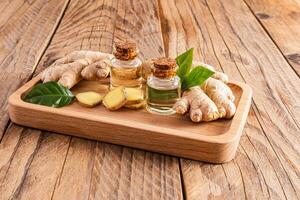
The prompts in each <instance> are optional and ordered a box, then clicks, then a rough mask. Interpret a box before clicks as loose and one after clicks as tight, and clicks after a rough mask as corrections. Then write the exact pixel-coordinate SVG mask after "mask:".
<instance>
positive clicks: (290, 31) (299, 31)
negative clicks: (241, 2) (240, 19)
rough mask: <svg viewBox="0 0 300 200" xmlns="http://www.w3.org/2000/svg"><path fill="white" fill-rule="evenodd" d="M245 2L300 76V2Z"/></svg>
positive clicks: (255, 0) (277, 0)
mask: <svg viewBox="0 0 300 200" xmlns="http://www.w3.org/2000/svg"><path fill="white" fill-rule="evenodd" d="M245 2H246V3H247V4H248V6H249V7H250V8H251V10H252V11H253V13H254V14H255V16H256V18H257V19H258V20H259V21H260V23H261V24H262V26H263V27H264V28H265V29H266V31H267V32H268V34H270V36H271V37H272V40H273V41H274V43H275V44H276V45H278V46H279V48H280V51H281V53H282V54H283V55H284V56H285V58H286V59H287V61H288V62H289V63H290V65H291V66H292V67H293V69H294V70H295V72H296V73H297V74H298V76H300V28H299V21H300V13H299V10H300V1H298V0H296V1H295V0H285V1H280V0H246V1H245Z"/></svg>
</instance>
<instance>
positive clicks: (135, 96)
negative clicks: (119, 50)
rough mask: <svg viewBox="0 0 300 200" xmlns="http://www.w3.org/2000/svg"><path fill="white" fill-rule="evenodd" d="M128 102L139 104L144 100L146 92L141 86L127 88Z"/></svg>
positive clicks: (129, 103) (128, 103) (125, 90)
mask: <svg viewBox="0 0 300 200" xmlns="http://www.w3.org/2000/svg"><path fill="white" fill-rule="evenodd" d="M124 92H125V94H126V98H127V103H126V105H132V104H138V103H141V102H142V101H143V100H144V92H143V90H141V89H139V88H128V87H127V88H125V89H124Z"/></svg>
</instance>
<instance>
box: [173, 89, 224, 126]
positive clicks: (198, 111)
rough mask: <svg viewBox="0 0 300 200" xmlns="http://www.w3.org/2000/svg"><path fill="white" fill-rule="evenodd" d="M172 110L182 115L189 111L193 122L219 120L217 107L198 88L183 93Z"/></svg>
mask: <svg viewBox="0 0 300 200" xmlns="http://www.w3.org/2000/svg"><path fill="white" fill-rule="evenodd" d="M173 109H174V110H175V111H176V113H178V114H182V115H183V114H185V113H187V112H188V111H189V114H190V118H191V120H192V121H193V122H201V121H213V120H216V119H218V118H219V112H218V108H217V106H216V105H215V103H214V102H213V101H212V100H211V99H210V98H209V97H208V96H207V95H206V94H205V93H204V92H203V90H202V89H201V88H200V87H198V86H196V87H193V88H191V89H189V90H188V91H185V92H184V93H183V96H182V98H181V99H180V100H179V101H177V102H176V103H175V104H174V106H173Z"/></svg>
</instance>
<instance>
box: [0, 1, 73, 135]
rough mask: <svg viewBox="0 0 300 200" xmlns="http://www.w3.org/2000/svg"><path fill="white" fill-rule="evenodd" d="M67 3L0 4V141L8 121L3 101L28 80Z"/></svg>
mask: <svg viewBox="0 0 300 200" xmlns="http://www.w3.org/2000/svg"><path fill="white" fill-rule="evenodd" d="M66 3H67V1H59V0H54V1H47V2H45V1H43V0H37V1H32V2H31V1H23V0H13V1H6V0H4V1H1V3H0V104H1V108H0V116H1V119H0V139H1V138H2V135H3V132H4V131H5V127H6V125H7V122H8V115H7V98H8V96H9V95H10V94H11V93H12V92H14V91H15V90H16V89H17V88H18V87H20V86H21V85H23V84H24V83H25V82H26V81H27V80H29V78H30V76H31V75H32V73H33V71H34V69H35V67H36V64H37V62H38V60H39V59H40V57H41V55H42V53H43V52H44V50H45V49H46V46H47V43H48V42H49V40H50V38H51V36H52V35H53V31H54V30H55V29H56V27H57V25H58V22H59V20H60V18H61V17H62V13H63V11H64V10H65V8H66Z"/></svg>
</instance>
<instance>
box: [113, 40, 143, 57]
mask: <svg viewBox="0 0 300 200" xmlns="http://www.w3.org/2000/svg"><path fill="white" fill-rule="evenodd" d="M138 52H139V50H138V48H137V46H136V44H135V42H132V41H126V42H116V43H115V49H114V52H113V54H114V56H115V57H116V58H117V59H120V60H133V59H134V58H135V57H136V56H137V55H138Z"/></svg>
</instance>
